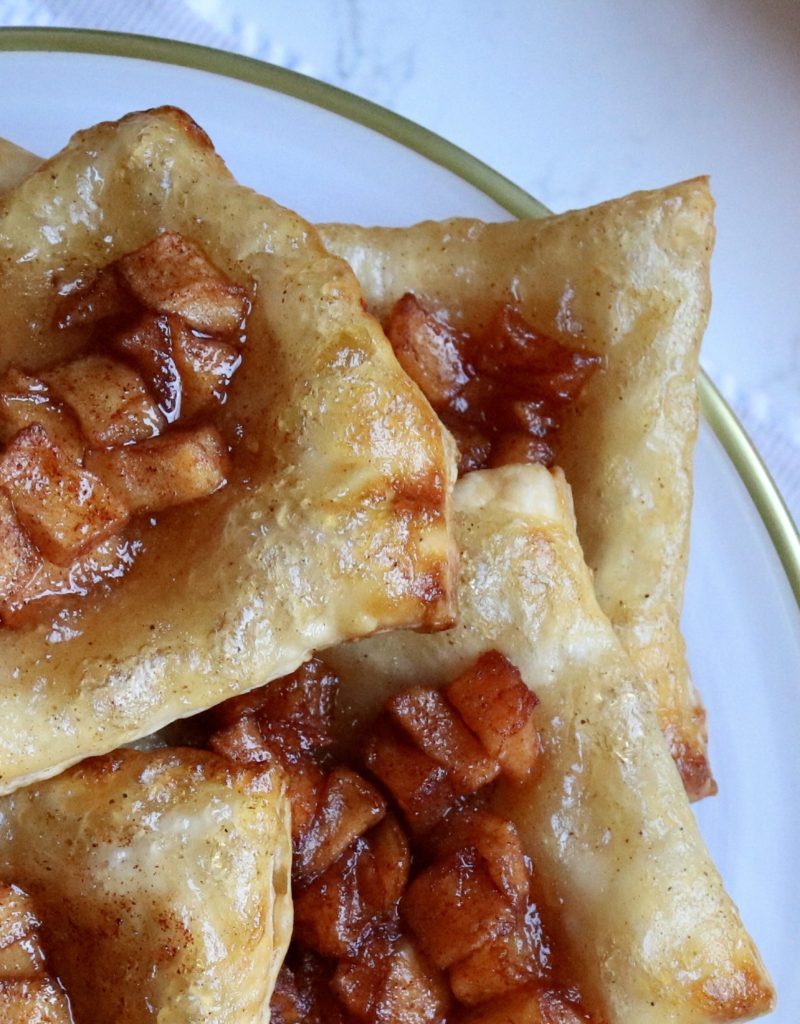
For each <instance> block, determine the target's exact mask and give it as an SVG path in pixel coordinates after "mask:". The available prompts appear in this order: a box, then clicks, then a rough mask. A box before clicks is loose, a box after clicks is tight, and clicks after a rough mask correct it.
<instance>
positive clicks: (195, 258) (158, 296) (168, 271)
mask: <svg viewBox="0 0 800 1024" xmlns="http://www.w3.org/2000/svg"><path fill="white" fill-rule="evenodd" d="M118 267H119V273H120V275H121V277H122V280H123V281H124V282H125V284H126V285H127V286H128V288H129V289H130V290H131V292H132V293H133V294H134V296H135V297H136V298H137V299H138V300H139V302H141V303H142V304H143V305H144V306H147V307H148V308H149V309H154V310H156V311H157V312H159V313H174V314H176V315H177V316H181V317H183V319H184V320H185V321H186V322H187V323H188V324H189V325H190V326H191V327H195V328H197V330H199V331H206V332H207V333H209V334H226V333H229V332H231V331H235V330H236V329H237V328H238V327H239V325H240V324H241V322H242V321H243V320H244V318H245V315H246V313H247V307H248V299H247V293H246V291H245V290H244V288H241V287H239V285H236V284H234V283H233V282H232V281H230V280H229V279H228V278H227V277H226V276H225V275H224V274H222V273H221V272H220V271H219V270H217V268H216V267H215V266H214V265H213V264H212V263H210V262H209V261H208V259H206V257H205V255H204V254H203V252H202V250H201V249H200V248H199V247H198V246H197V245H195V244H194V243H193V242H190V241H189V240H188V239H186V238H184V237H183V236H182V235H180V234H178V233H177V232H174V231H167V232H165V233H164V234H162V235H158V236H157V237H156V238H154V239H153V240H152V241H151V242H148V243H147V245H143V246H142V247H141V249H137V250H136V252H132V253H130V254H129V255H127V256H124V257H123V258H122V259H121V260H120V261H119V263H118Z"/></svg>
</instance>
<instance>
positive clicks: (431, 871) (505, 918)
mask: <svg viewBox="0 0 800 1024" xmlns="http://www.w3.org/2000/svg"><path fill="white" fill-rule="evenodd" d="M401 909H402V914H403V919H404V920H405V922H406V923H407V924H408V926H409V927H410V928H411V931H412V932H413V933H414V935H415V936H416V938H417V940H418V942H419V943H420V945H421V946H422V948H423V950H424V951H425V952H426V953H427V954H428V956H429V957H430V958H431V960H433V962H434V963H435V964H436V966H437V967H439V968H440V969H442V970H444V969H446V968H448V967H450V966H451V965H452V964H454V963H457V962H458V961H459V960H463V959H464V957H466V956H468V955H469V954H470V953H472V952H473V951H474V950H476V949H477V948H478V947H479V946H482V945H483V944H484V943H485V942H488V941H491V940H492V939H494V938H496V937H497V936H498V935H501V934H503V933H504V932H508V931H510V930H511V929H512V928H513V925H514V912H513V909H512V907H511V905H510V903H509V901H508V899H507V898H506V896H505V894H504V893H503V892H502V891H501V890H500V889H499V888H498V887H497V885H495V883H494V881H493V879H492V876H491V874H490V873H489V871H488V870H487V868H486V864H485V862H484V861H483V858H482V857H481V856H480V855H479V854H478V853H477V851H476V850H475V849H474V848H471V847H467V848H466V849H463V850H459V851H458V852H456V853H452V854H448V855H446V856H444V857H441V858H440V859H438V860H437V861H436V862H435V863H434V864H432V865H431V866H430V867H429V868H426V870H425V871H423V872H422V873H421V874H419V875H417V877H416V878H415V879H414V881H413V882H412V883H411V885H410V886H409V887H408V890H407V891H406V894H405V896H404V897H403V900H402V903H401Z"/></svg>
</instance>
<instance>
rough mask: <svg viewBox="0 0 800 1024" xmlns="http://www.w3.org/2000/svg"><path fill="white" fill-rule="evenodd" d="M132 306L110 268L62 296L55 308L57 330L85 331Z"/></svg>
mask: <svg viewBox="0 0 800 1024" xmlns="http://www.w3.org/2000/svg"><path fill="white" fill-rule="evenodd" d="M132 308H133V302H132V301H131V296H130V294H129V293H128V291H127V289H126V288H125V287H124V285H123V284H122V282H121V281H120V279H119V276H118V274H117V271H116V268H115V266H114V265H113V264H111V265H109V266H107V267H103V269H102V270H101V271H100V272H99V273H98V274H97V275H96V276H95V277H94V278H93V279H92V280H91V281H90V282H89V283H88V284H85V285H83V286H82V287H78V288H76V289H74V290H73V291H70V292H69V293H68V294H67V295H65V296H63V298H62V299H61V301H60V302H59V304H58V307H57V308H56V314H55V323H56V326H57V327H60V328H62V329H63V328H66V327H86V326H90V325H93V324H97V323H99V322H100V321H101V320H106V319H108V318H109V317H116V316H120V315H121V314H123V313H126V312H129V311H131V310H132Z"/></svg>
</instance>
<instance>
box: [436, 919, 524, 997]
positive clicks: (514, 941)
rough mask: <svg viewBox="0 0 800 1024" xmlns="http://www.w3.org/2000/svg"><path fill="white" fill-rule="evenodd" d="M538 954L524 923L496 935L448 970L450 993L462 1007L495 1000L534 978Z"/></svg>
mask: <svg viewBox="0 0 800 1024" xmlns="http://www.w3.org/2000/svg"><path fill="white" fill-rule="evenodd" d="M538 953H539V951H538V950H537V948H536V946H535V943H534V940H533V936H532V935H531V933H530V931H529V930H528V929H526V928H525V927H524V922H519V925H518V926H517V927H515V928H512V929H511V930H509V931H507V932H502V933H501V934H500V935H496V936H495V937H494V938H493V939H489V941H488V942H484V943H483V944H482V945H480V946H478V948H477V949H476V950H474V951H473V952H472V953H470V954H469V956H466V957H464V959H463V960H460V961H459V962H458V963H457V964H453V966H452V967H451V968H450V970H449V971H448V974H447V977H448V980H449V982H450V987H451V988H452V990H453V995H454V996H455V997H456V999H458V1001H459V1002H461V1003H463V1004H464V1005H465V1006H477V1005H478V1004H479V1003H485V1002H488V1000H490V999H497V998H498V997H500V996H503V995H505V994H506V993H507V992H511V991H512V990H513V989H515V988H519V987H520V986H521V985H526V984H527V983H528V982H530V981H532V980H533V979H535V978H536V977H537V975H538V973H539V971H538V966H539V963H538V959H537V957H538Z"/></svg>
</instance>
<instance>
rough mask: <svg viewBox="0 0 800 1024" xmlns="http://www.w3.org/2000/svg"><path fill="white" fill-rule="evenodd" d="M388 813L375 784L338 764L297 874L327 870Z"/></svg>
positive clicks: (309, 875)
mask: <svg viewBox="0 0 800 1024" xmlns="http://www.w3.org/2000/svg"><path fill="white" fill-rule="evenodd" d="M385 813H386V801H385V800H384V799H383V797H382V796H381V795H380V793H379V792H378V791H377V790H376V789H375V787H374V786H371V785H370V784H369V783H368V782H367V781H366V780H365V779H362V778H361V776H360V775H357V774H356V773H355V772H353V771H350V769H349V768H335V769H334V770H333V771H332V772H331V773H330V775H329V776H328V778H327V780H326V784H325V788H324V790H323V793H322V795H321V797H320V801H319V805H318V807H317V813H316V816H315V818H314V821H313V822H312V823H311V825H310V827H309V828H308V829H307V831H306V833H305V835H304V837H303V840H302V841H301V844H300V848H299V850H298V853H297V856H296V857H295V860H294V864H293V872H294V874H295V877H296V878H301V879H306V880H310V879H312V878H315V877H316V876H317V875H318V874H320V873H321V872H323V871H325V870H326V869H327V868H328V867H329V866H330V865H331V864H332V863H333V862H334V861H335V860H337V859H338V858H339V857H340V856H341V855H342V854H343V853H344V851H345V850H346V849H347V848H348V846H350V845H351V844H352V843H353V842H355V840H356V839H357V838H358V837H359V836H361V835H363V834H364V833H365V832H366V831H367V830H368V829H370V828H371V827H372V826H373V825H375V824H376V823H377V822H378V821H380V819H381V818H382V817H383V816H384V814H385Z"/></svg>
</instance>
